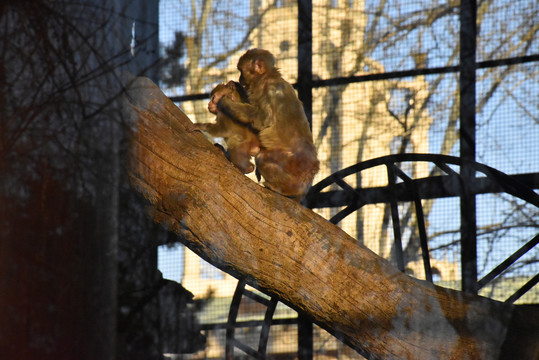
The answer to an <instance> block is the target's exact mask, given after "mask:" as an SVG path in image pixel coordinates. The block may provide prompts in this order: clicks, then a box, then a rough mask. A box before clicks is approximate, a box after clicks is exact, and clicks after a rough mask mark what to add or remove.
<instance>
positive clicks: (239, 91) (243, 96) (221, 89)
mask: <svg viewBox="0 0 539 360" xmlns="http://www.w3.org/2000/svg"><path fill="white" fill-rule="evenodd" d="M223 96H229V97H230V98H232V100H234V101H241V102H248V97H247V93H246V92H245V89H244V88H243V87H242V86H241V84H240V83H238V82H236V81H229V82H228V83H226V85H225V84H218V85H217V86H216V87H215V88H213V90H212V91H211V93H210V101H209V102H208V111H209V112H211V113H212V114H217V104H218V103H219V100H221V98H222V97H223Z"/></svg>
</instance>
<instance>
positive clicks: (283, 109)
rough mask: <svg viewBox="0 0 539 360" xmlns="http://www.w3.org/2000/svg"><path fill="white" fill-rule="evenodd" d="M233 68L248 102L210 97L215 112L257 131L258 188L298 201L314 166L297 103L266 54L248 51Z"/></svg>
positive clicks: (310, 140)
mask: <svg viewBox="0 0 539 360" xmlns="http://www.w3.org/2000/svg"><path fill="white" fill-rule="evenodd" d="M238 70H239V71H240V73H241V76H240V83H241V85H243V86H244V87H245V88H246V90H247V93H248V95H249V102H250V104H246V103H240V102H237V101H234V100H233V99H232V98H230V97H227V96H225V97H222V98H217V99H216V102H218V108H219V110H220V111H222V112H224V113H225V114H227V115H229V116H230V117H232V118H233V119H235V120H237V121H240V122H242V123H245V124H251V125H252V127H253V128H254V129H255V130H257V131H258V139H259V141H260V145H261V147H260V152H259V153H258V155H256V156H255V162H256V167H257V173H260V175H262V177H264V180H265V183H264V185H265V186H267V187H268V188H270V189H272V190H274V191H276V192H279V193H281V194H283V195H286V196H290V197H295V198H301V197H302V196H303V195H305V193H306V192H307V190H308V188H309V186H310V185H311V183H312V180H313V178H314V175H315V174H316V173H317V171H318V169H319V164H320V163H319V161H318V159H317V155H316V148H315V147H314V144H313V136H312V133H311V130H310V127H309V123H308V120H307V117H306V116H305V112H304V110H303V104H302V103H301V101H300V100H299V99H298V97H297V95H296V92H295V90H294V88H293V87H292V85H290V84H289V83H288V82H286V81H285V80H284V79H283V78H282V76H281V74H280V72H279V70H278V69H277V68H276V67H275V58H274V57H273V55H272V54H271V53H270V52H269V51H267V50H262V49H251V50H248V51H247V52H246V53H245V54H244V55H242V57H241V58H240V60H239V61H238Z"/></svg>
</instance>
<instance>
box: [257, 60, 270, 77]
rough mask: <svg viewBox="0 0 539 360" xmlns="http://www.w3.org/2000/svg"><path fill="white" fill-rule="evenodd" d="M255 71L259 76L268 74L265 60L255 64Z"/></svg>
mask: <svg viewBox="0 0 539 360" xmlns="http://www.w3.org/2000/svg"><path fill="white" fill-rule="evenodd" d="M254 70H255V72H256V73H257V74H259V75H262V74H264V73H265V72H266V70H267V69H266V63H265V62H264V60H261V59H258V60H255V62H254Z"/></svg>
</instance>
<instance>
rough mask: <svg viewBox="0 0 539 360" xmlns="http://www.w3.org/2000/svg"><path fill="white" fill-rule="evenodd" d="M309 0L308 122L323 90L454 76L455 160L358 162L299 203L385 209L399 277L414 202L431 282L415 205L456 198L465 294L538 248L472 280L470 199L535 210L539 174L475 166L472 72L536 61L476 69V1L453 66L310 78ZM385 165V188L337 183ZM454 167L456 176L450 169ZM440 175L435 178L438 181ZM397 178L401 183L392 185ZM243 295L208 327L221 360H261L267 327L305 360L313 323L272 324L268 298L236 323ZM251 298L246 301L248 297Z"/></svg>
mask: <svg viewBox="0 0 539 360" xmlns="http://www.w3.org/2000/svg"><path fill="white" fill-rule="evenodd" d="M312 13H313V4H312V0H298V82H297V84H296V85H295V87H296V89H297V91H298V96H299V99H300V100H301V101H302V102H303V105H304V108H305V113H306V115H307V117H308V119H309V120H311V118H312V90H313V89H314V88H318V87H330V86H337V85H346V84H352V83H357V82H366V81H378V80H386V79H398V78H404V77H410V76H424V75H430V74H444V73H458V74H459V76H460V89H459V98H460V100H461V101H460V149H459V150H460V157H458V158H457V157H449V156H443V155H427V154H400V155H390V156H386V157H382V158H378V159H372V160H369V161H365V162H362V163H359V164H356V165H353V166H351V167H349V168H346V169H343V170H341V171H338V172H336V173H334V174H332V175H331V176H329V177H328V178H326V179H324V180H322V181H321V182H320V183H318V184H316V185H315V186H313V188H312V189H311V191H310V193H309V194H308V196H307V197H306V199H305V201H304V204H305V205H306V206H308V207H311V208H324V207H337V206H345V209H344V210H342V211H340V212H338V213H337V214H336V215H335V216H333V217H332V219H331V221H332V222H334V223H338V222H339V221H341V220H342V219H343V218H345V217H346V216H348V215H350V214H351V213H353V212H354V211H356V210H358V209H359V208H361V206H363V205H365V204H370V203H387V204H389V205H390V209H391V216H392V221H393V234H394V239H395V249H396V252H395V254H396V260H397V266H398V268H399V269H400V270H403V267H404V260H403V257H402V256H403V254H402V244H401V241H400V238H401V234H400V228H399V214H398V207H397V206H396V204H397V203H398V202H413V203H414V204H415V210H416V216H417V219H418V232H419V238H420V242H421V244H420V245H421V253H422V259H423V263H424V268H425V274H426V278H427V280H429V281H432V269H431V267H430V256H429V249H428V241H427V235H426V228H425V224H424V214H423V210H422V206H421V200H422V199H435V198H443V197H451V196H455V197H459V198H460V202H461V206H460V209H461V212H460V221H461V270H462V271H461V272H462V289H463V291H466V292H470V293H477V292H478V290H480V289H481V288H482V287H484V286H485V285H486V284H488V283H490V282H491V281H493V280H494V279H495V278H496V277H498V276H499V275H500V274H501V273H502V272H503V271H504V270H506V269H507V268H508V267H509V266H511V264H513V263H514V262H515V261H516V260H517V259H518V258H520V257H521V256H522V255H523V254H525V253H527V252H528V251H529V250H530V249H532V248H533V247H535V246H536V245H537V244H538V243H539V235H537V236H535V237H534V238H533V239H531V240H530V241H529V242H528V243H526V244H525V245H524V246H522V247H521V248H520V249H519V250H518V251H516V252H515V253H514V254H513V255H511V256H510V257H508V258H507V259H506V260H505V261H503V262H502V263H500V264H499V265H498V266H497V267H496V268H495V269H493V270H492V271H491V272H490V273H489V274H487V275H486V276H485V277H483V278H482V279H480V280H478V279H477V239H476V232H477V224H476V223H477V219H476V200H475V195H477V194H485V193H496V192H506V193H509V194H511V195H514V196H516V197H518V198H520V199H522V200H525V201H526V202H528V203H531V204H533V205H535V206H538V207H539V195H537V194H536V193H535V192H534V191H533V190H532V189H538V188H539V173H533V174H520V175H512V176H508V175H505V174H503V173H501V172H499V171H497V170H495V169H493V168H490V167H488V166H485V165H482V164H478V163H476V162H475V161H474V160H475V145H476V144H475V142H476V139H475V129H476V119H475V116H476V109H475V106H476V105H475V102H476V90H475V89H476V72H477V70H478V69H485V68H493V67H499V66H507V65H516V64H524V63H530V62H537V61H539V54H534V55H528V56H520V57H513V58H508V59H496V60H487V61H481V62H477V59H476V42H477V27H476V23H477V0H470V1H463V2H462V3H461V7H460V12H459V20H460V59H459V65H456V66H448V67H432V68H422V69H410V70H404V71H395V72H384V73H375V74H367V75H360V76H351V77H343V78H331V79H316V80H315V79H313V72H312V58H313V49H312ZM208 97H209V94H189V95H185V96H178V97H172V98H171V99H172V100H173V101H175V102H181V101H191V100H202V99H206V98H208ZM403 161H428V162H431V163H433V164H434V165H435V166H436V168H437V169H438V170H439V171H440V173H438V174H433V176H430V177H428V178H423V179H411V178H410V177H409V176H408V175H407V174H406V173H404V172H403V171H402V170H401V169H400V168H399V166H398V165H397V164H398V163H399V162H403ZM373 166H385V167H386V169H387V174H388V179H389V184H388V186H386V187H381V188H364V189H354V188H353V187H351V186H350V185H348V184H347V183H346V182H345V181H344V180H343V179H344V178H345V177H346V176H348V175H351V174H355V173H357V172H360V171H361V170H364V169H366V168H369V167H373ZM452 166H458V167H459V170H460V171H459V172H456V171H455V170H453V169H452ZM477 172H479V173H482V174H484V175H485V176H484V177H476V173H477ZM440 174H441V175H440ZM398 179H400V182H399V181H398ZM333 184H334V185H335V186H338V187H340V190H329V191H322V190H324V189H326V188H327V187H328V186H330V185H333ZM538 282H539V275H535V276H534V277H532V279H530V280H529V282H528V283H527V284H526V285H524V286H523V287H522V288H521V289H520V290H518V291H517V292H516V293H515V294H513V295H512V296H510V297H509V298H508V299H507V300H506V301H507V302H510V303H512V302H514V301H516V300H517V299H518V298H519V297H520V296H522V295H523V294H524V293H525V292H526V291H528V290H529V289H531V288H532V287H533V286H534V285H536V284H537V283H538ZM243 295H245V296H250V294H249V293H248V292H246V290H245V283H244V282H243V281H240V283H239V284H238V288H237V290H236V294H235V295H234V300H233V301H232V304H231V309H230V314H229V319H228V323H227V324H226V325H225V324H214V325H211V324H208V325H207V328H213V329H217V328H223V327H225V326H226V328H227V346H226V349H227V359H229V358H232V356H233V350H234V347H238V348H240V349H242V350H244V351H245V352H246V353H248V354H250V355H252V356H253V357H255V358H257V359H264V358H265V355H264V353H265V352H264V351H262V350H264V349H265V346H266V345H267V338H266V335H264V334H265V333H267V332H268V331H269V327H270V326H271V325H272V324H273V325H274V324H276V323H294V324H297V325H298V348H299V353H298V358H299V359H300V360H305V359H312V357H313V351H312V348H313V337H312V329H313V328H312V324H311V323H310V321H309V320H308V319H307V318H305V317H303V315H301V314H300V315H299V317H298V318H295V319H280V320H272V319H271V316H270V315H269V314H271V312H272V311H273V310H271V308H272V307H273V302H274V301H275V300H274V299H271V301H270V302H268V300H267V299H264V298H261V297H260V298H259V297H257V296H254V298H255V299H257V300H261V301H262V303H266V304H267V305H269V307H268V312H266V316H265V319H264V321H254V322H252V321H250V322H237V321H236V319H237V314H238V308H239V305H240V302H241V299H242V297H243ZM250 297H251V298H253V296H250ZM242 326H262V334H261V337H260V342H259V346H258V350H254V349H250V350H249V349H247V348H246V347H242V345H238V343H237V341H236V340H235V339H234V335H235V331H234V329H235V328H237V327H242Z"/></svg>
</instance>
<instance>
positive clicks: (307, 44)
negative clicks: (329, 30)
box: [297, 0, 313, 126]
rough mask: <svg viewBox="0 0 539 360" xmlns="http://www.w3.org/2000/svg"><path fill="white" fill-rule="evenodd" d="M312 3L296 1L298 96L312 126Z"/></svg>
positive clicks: (304, 0)
mask: <svg viewBox="0 0 539 360" xmlns="http://www.w3.org/2000/svg"><path fill="white" fill-rule="evenodd" d="M312 24H313V2H312V0H298V84H297V89H298V96H299V99H300V100H301V101H302V102H303V108H304V109H305V114H306V115H307V119H308V120H309V123H310V124H311V126H312V115H313V87H312V85H313V42H312V38H313V33H312Z"/></svg>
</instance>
